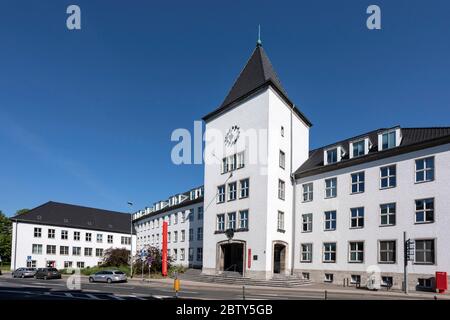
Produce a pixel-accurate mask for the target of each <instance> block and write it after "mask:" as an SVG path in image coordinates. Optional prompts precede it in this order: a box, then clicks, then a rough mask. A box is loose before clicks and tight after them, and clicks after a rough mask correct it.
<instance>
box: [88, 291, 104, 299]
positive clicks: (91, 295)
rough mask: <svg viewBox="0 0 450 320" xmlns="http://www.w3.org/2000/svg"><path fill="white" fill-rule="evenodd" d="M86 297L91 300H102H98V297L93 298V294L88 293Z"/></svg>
mask: <svg viewBox="0 0 450 320" xmlns="http://www.w3.org/2000/svg"><path fill="white" fill-rule="evenodd" d="M86 296H88V297H89V298H92V299H94V300H102V299H100V298H99V297H97V296H94V295H93V294H90V293H86Z"/></svg>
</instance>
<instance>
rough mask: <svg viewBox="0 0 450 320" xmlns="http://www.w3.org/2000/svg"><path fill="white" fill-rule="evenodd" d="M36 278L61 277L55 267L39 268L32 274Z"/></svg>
mask: <svg viewBox="0 0 450 320" xmlns="http://www.w3.org/2000/svg"><path fill="white" fill-rule="evenodd" d="M34 277H35V278H36V279H44V280H47V279H61V273H60V272H59V271H58V270H57V269H56V268H39V269H37V271H36V274H35V275H34Z"/></svg>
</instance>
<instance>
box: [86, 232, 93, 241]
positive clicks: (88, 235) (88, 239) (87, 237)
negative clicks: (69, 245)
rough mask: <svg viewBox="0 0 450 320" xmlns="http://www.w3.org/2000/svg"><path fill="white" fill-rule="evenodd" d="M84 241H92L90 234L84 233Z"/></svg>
mask: <svg viewBox="0 0 450 320" xmlns="http://www.w3.org/2000/svg"><path fill="white" fill-rule="evenodd" d="M86 241H87V242H91V241H92V233H86Z"/></svg>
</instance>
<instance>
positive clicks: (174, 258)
mask: <svg viewBox="0 0 450 320" xmlns="http://www.w3.org/2000/svg"><path fill="white" fill-rule="evenodd" d="M172 257H173V260H177V259H178V250H177V249H173V255H172Z"/></svg>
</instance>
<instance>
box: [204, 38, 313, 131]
mask: <svg viewBox="0 0 450 320" xmlns="http://www.w3.org/2000/svg"><path fill="white" fill-rule="evenodd" d="M269 85H270V86H272V87H273V88H274V89H275V90H276V91H277V92H278V94H280V96H281V97H282V98H283V99H284V100H285V101H286V102H287V103H288V104H289V105H290V106H291V107H292V106H294V104H293V103H292V102H291V100H290V99H289V98H288V95H287V93H286V90H284V88H283V86H282V85H281V82H280V79H279V78H278V76H277V74H276V72H275V69H274V68H273V66H272V63H271V62H270V60H269V58H268V57H267V55H266V53H265V51H264V49H263V48H262V46H257V47H256V48H255V50H254V51H253V53H252V55H251V56H250V59H249V60H248V62H247V64H246V65H245V67H244V69H242V71H241V73H240V74H239V76H238V78H237V80H236V82H235V83H234V85H233V86H232V87H231V90H230V92H229V93H228V95H227V96H226V98H225V100H224V101H223V102H222V104H221V105H220V107H219V108H217V109H216V110H214V111H213V112H211V113H209V114H207V115H206V116H204V117H203V120H205V121H208V120H209V119H210V118H212V117H214V116H215V115H218V114H220V113H222V112H224V111H226V110H228V109H229V108H231V107H233V105H234V104H235V103H237V102H239V101H241V100H243V99H245V98H246V97H248V96H249V95H251V94H253V93H255V92H257V91H259V90H261V89H263V88H266V87H267V86H269ZM294 111H295V112H296V113H297V115H298V116H299V117H300V118H301V119H302V120H303V121H304V122H305V123H306V124H307V125H309V126H311V125H312V124H311V122H310V121H309V120H308V119H307V118H306V116H305V115H304V114H303V113H302V112H300V110H298V109H297V108H296V107H294Z"/></svg>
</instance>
